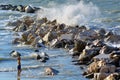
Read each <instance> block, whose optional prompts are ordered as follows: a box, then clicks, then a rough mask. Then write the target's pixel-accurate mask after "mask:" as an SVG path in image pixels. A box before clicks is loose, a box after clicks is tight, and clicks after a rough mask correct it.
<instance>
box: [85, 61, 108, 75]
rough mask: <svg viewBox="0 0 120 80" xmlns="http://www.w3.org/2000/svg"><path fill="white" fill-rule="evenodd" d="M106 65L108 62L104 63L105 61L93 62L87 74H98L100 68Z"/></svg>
mask: <svg viewBox="0 0 120 80" xmlns="http://www.w3.org/2000/svg"><path fill="white" fill-rule="evenodd" d="M104 65H106V62H105V61H103V60H100V61H99V60H98V61H94V62H92V63H91V64H90V65H89V66H88V68H87V73H88V74H89V73H98V72H99V69H100V67H102V66H104Z"/></svg>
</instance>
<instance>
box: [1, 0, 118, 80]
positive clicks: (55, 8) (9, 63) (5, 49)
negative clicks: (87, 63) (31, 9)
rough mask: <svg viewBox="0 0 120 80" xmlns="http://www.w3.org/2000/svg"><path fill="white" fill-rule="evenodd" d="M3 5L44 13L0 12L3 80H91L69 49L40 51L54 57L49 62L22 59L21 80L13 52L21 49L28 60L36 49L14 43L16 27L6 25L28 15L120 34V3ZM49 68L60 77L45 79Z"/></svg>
mask: <svg viewBox="0 0 120 80" xmlns="http://www.w3.org/2000/svg"><path fill="white" fill-rule="evenodd" d="M0 4H13V5H32V6H36V7H41V8H43V10H44V11H38V12H37V13H36V14H27V13H20V12H17V11H4V10H0V80H16V79H17V80H87V79H85V78H84V77H83V76H82V75H81V73H82V70H81V69H80V67H79V66H75V65H73V63H72V62H71V61H72V58H71V56H69V55H68V53H67V52H66V51H65V50H62V49H50V48H40V52H46V53H48V54H49V55H50V57H51V58H50V60H48V61H47V62H46V63H41V62H39V61H36V60H34V59H24V60H22V68H23V70H22V73H21V78H20V79H18V78H17V70H16V67H17V61H16V59H12V58H11V57H10V55H9V53H10V52H11V51H12V50H17V51H19V52H20V53H21V54H22V57H24V56H30V54H32V53H33V52H34V49H32V48H30V47H29V46H21V45H13V44H12V43H11V42H12V40H13V39H14V38H15V36H14V35H13V34H14V32H13V31H12V28H13V27H10V26H6V24H7V23H8V22H9V21H14V20H17V19H19V18H21V17H22V16H25V15H29V16H34V15H37V18H40V17H47V18H48V19H50V20H53V19H57V20H58V22H59V23H65V24H68V25H75V24H77V25H86V26H88V27H90V28H92V29H98V28H105V29H106V30H112V31H113V32H115V33H116V34H119V33H120V0H0ZM118 45H119V44H118ZM53 56H54V57H53ZM47 66H50V67H53V68H55V69H57V70H59V73H58V75H56V76H53V77H51V76H45V75H44V68H45V67H47Z"/></svg>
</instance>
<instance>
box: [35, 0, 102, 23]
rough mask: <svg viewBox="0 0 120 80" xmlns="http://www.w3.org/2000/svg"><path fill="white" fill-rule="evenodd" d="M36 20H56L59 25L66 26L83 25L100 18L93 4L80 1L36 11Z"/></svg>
mask: <svg viewBox="0 0 120 80" xmlns="http://www.w3.org/2000/svg"><path fill="white" fill-rule="evenodd" d="M37 15H38V16H37V18H41V17H47V18H48V19H49V20H54V19H57V21H58V22H59V23H65V24H68V25H74V24H78V25H83V24H86V23H89V22H90V21H92V20H93V19H95V18H98V17H99V16H100V10H99V9H98V7H97V6H95V5H94V4H93V3H91V2H90V3H85V2H83V1H80V2H78V3H74V4H64V5H62V6H55V7H54V8H53V7H52V8H47V9H44V11H38V13H37Z"/></svg>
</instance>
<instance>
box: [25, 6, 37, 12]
mask: <svg viewBox="0 0 120 80" xmlns="http://www.w3.org/2000/svg"><path fill="white" fill-rule="evenodd" d="M25 12H27V13H34V12H35V9H34V8H33V7H32V6H26V7H25Z"/></svg>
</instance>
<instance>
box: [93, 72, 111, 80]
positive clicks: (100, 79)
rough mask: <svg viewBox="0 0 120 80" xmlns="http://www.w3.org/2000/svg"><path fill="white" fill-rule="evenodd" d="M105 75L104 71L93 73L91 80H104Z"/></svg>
mask: <svg viewBox="0 0 120 80" xmlns="http://www.w3.org/2000/svg"><path fill="white" fill-rule="evenodd" d="M107 76H108V74H106V73H94V79H93V80H104V79H105V78H106V77H107ZM109 80H110V79H109Z"/></svg>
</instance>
